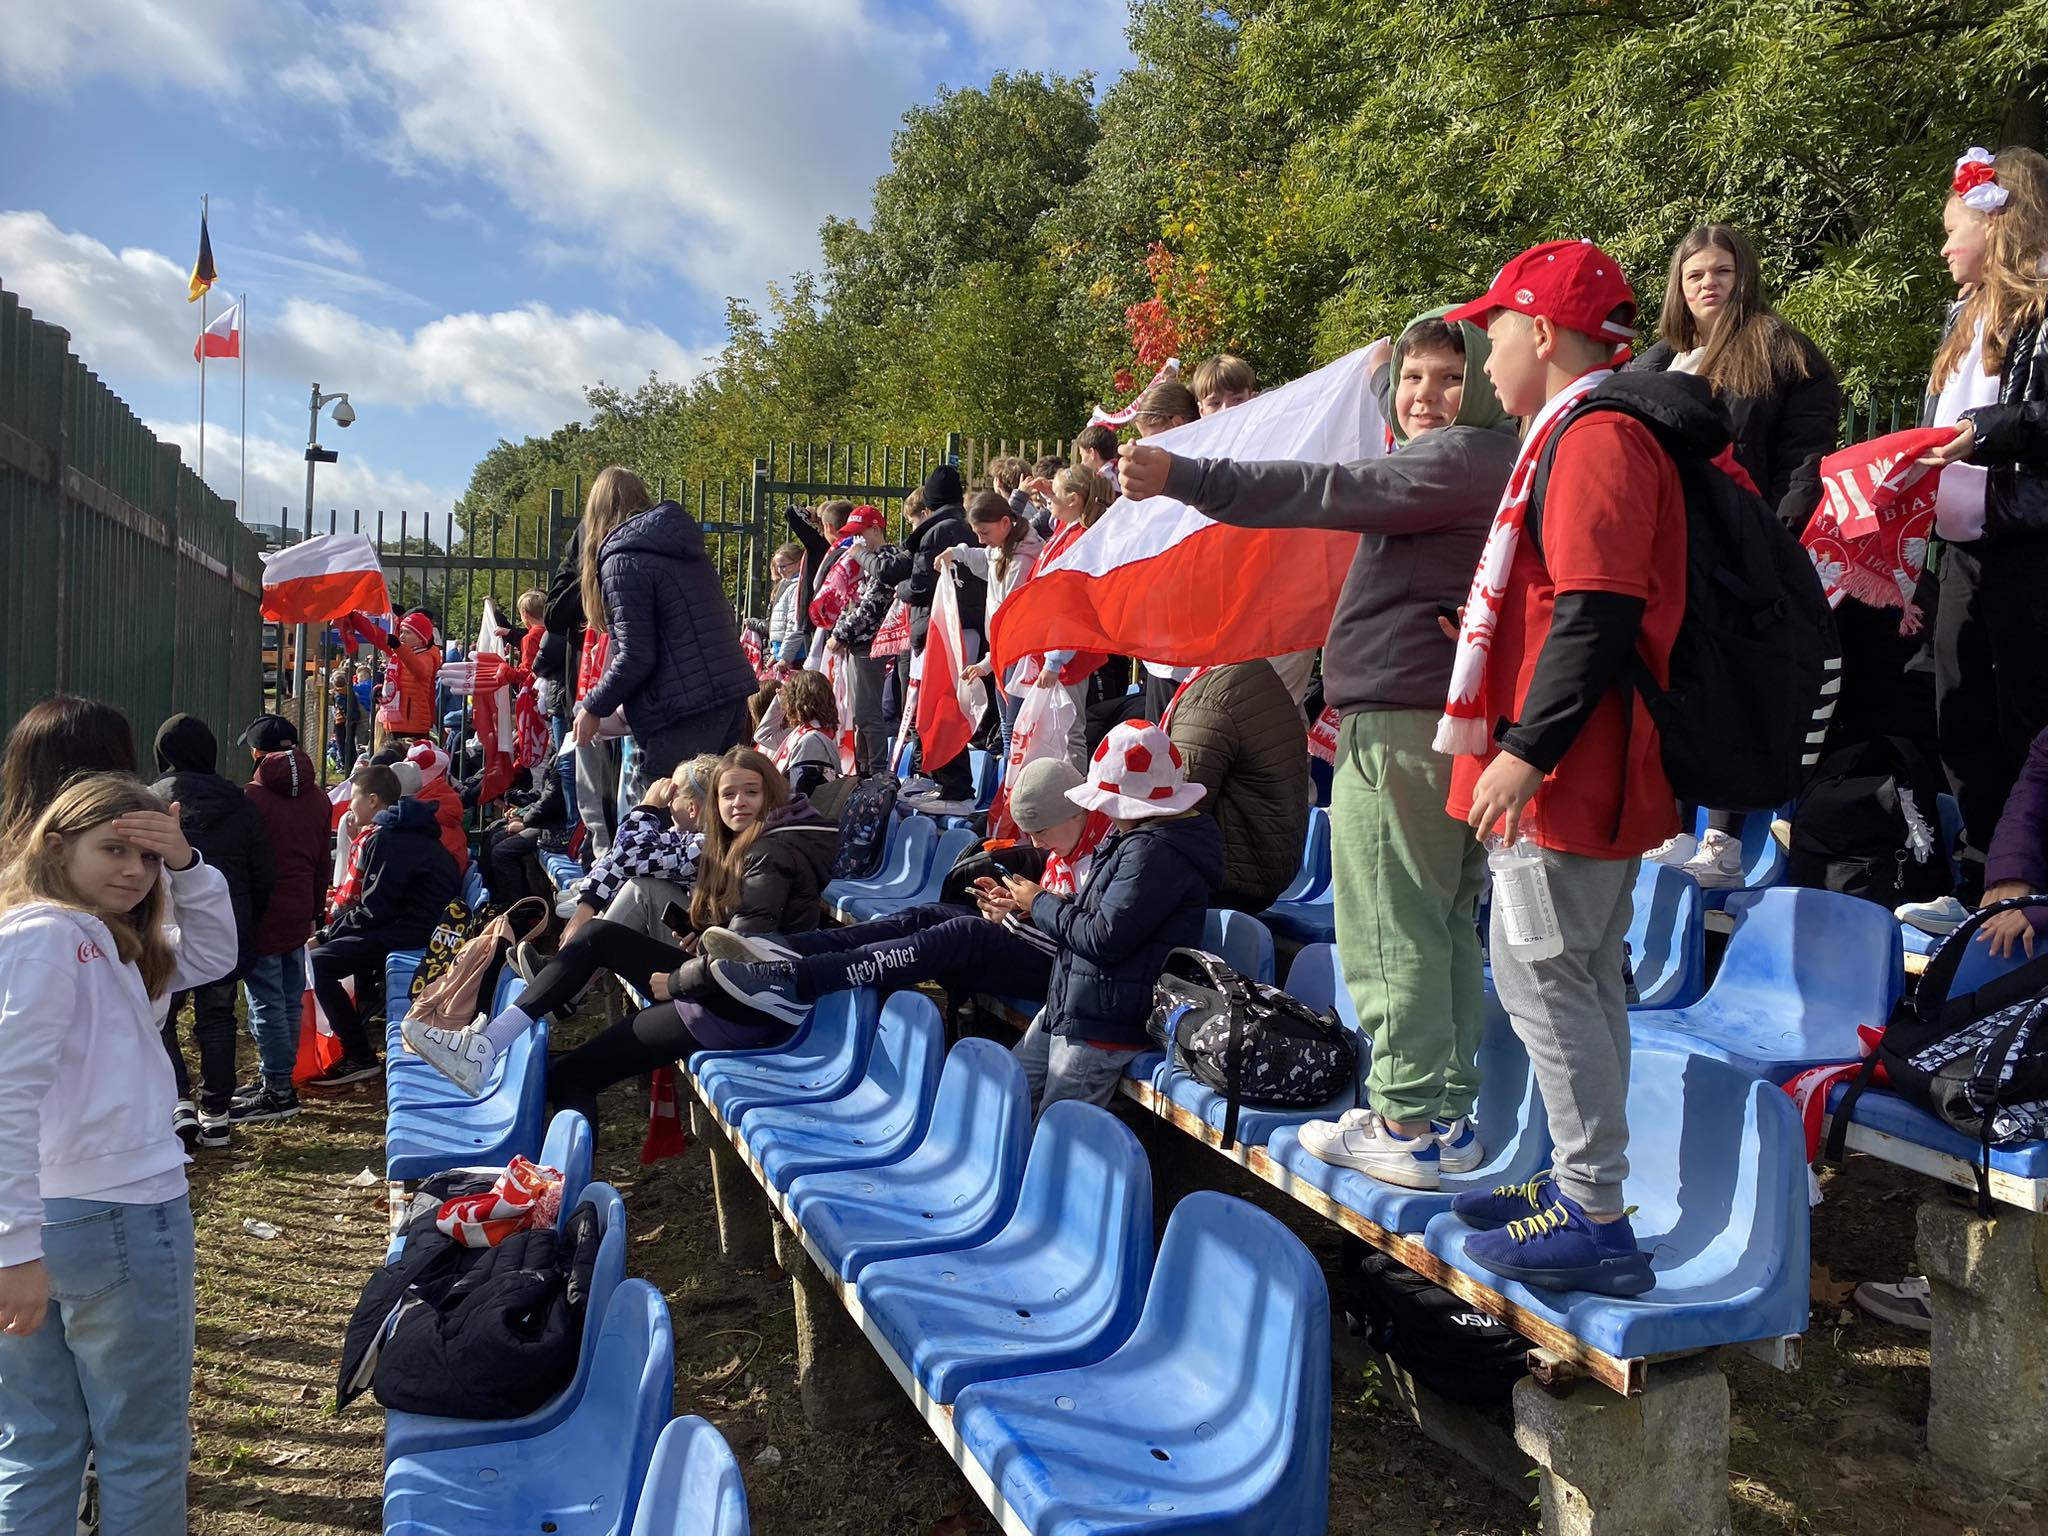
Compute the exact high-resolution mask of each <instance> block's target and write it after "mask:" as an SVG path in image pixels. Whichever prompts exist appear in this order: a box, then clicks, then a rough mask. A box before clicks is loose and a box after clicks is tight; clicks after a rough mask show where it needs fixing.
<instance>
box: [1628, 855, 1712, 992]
mask: <svg viewBox="0 0 2048 1536" xmlns="http://www.w3.org/2000/svg"><path fill="white" fill-rule="evenodd" d="M1628 953H1629V964H1630V965H1631V966H1633V967H1634V969H1635V978H1636V997H1637V1001H1636V1002H1635V1003H1632V1004H1630V1006H1631V1007H1637V1008H1684V1007H1687V1006H1689V1005H1691V1004H1693V1003H1696V1002H1698V1001H1699V999H1700V994H1701V993H1703V992H1705V991H1706V989H1707V924H1706V906H1705V903H1704V902H1703V901H1702V899H1701V892H1700V887H1699V882H1698V881H1696V880H1694V879H1693V877H1692V876H1691V875H1688V874H1687V873H1686V872H1685V871H1684V870H1682V869H1675V868H1673V867H1671V866H1670V865H1668V864H1645V865H1644V866H1643V868H1642V872H1641V873H1640V874H1638V875H1637V876H1636V888H1635V915H1634V916H1633V917H1631V918H1630V920H1629V925H1628Z"/></svg>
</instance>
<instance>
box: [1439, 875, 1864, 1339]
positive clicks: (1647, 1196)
mask: <svg viewBox="0 0 2048 1536" xmlns="http://www.w3.org/2000/svg"><path fill="white" fill-rule="evenodd" d="M1809 894H1811V893H1809ZM1823 894H1824V893H1823ZM1851 899H1853V898H1851ZM1641 1019H1642V1015H1637V1016H1636V1018H1635V1019H1632V1020H1631V1021H1630V1024H1631V1032H1632V1034H1633V1035H1634V1045H1635V1049H1634V1057H1633V1064H1632V1067H1631V1070H1630V1074H1629V1090H1628V1122H1629V1130H1630V1137H1629V1148H1628V1160H1629V1173H1628V1182H1627V1185H1626V1187H1625V1189H1624V1195H1625V1198H1626V1199H1627V1200H1628V1202H1629V1203H1630V1204H1631V1205H1633V1206H1635V1207H1636V1211H1635V1215H1634V1216H1633V1217H1632V1218H1631V1219H1632V1221H1633V1223H1634V1227H1635V1234H1636V1242H1637V1245H1638V1246H1639V1247H1640V1248H1641V1249H1642V1250H1643V1251H1644V1252H1645V1253H1647V1254H1649V1255H1650V1264H1651V1268H1652V1269H1654V1270H1655V1271H1656V1276H1657V1284H1656V1287H1655V1289H1653V1290H1651V1291H1648V1292H1646V1293H1645V1294H1643V1295H1642V1296H1638V1297H1633V1298H1630V1299H1627V1300H1622V1299H1618V1298H1615V1297H1608V1296H1594V1295H1590V1294H1588V1293H1586V1292H1583V1291H1574V1292H1556V1291H1534V1290H1531V1289H1529V1287H1527V1286H1524V1285H1521V1284H1518V1283H1517V1282H1514V1281H1510V1280H1502V1279H1500V1278H1498V1277H1497V1276H1494V1275H1492V1274H1490V1273H1489V1272H1488V1271H1486V1270H1483V1269H1481V1268H1480V1267H1479V1266H1478V1265H1476V1264H1474V1263H1472V1262H1471V1261H1470V1260H1469V1259H1467V1258H1466V1256H1465V1242H1466V1239H1467V1238H1468V1237H1469V1236H1470V1234H1471V1231H1472V1229H1471V1228H1469V1227H1467V1226H1466V1225H1465V1224H1464V1223H1463V1222H1461V1221H1459V1220H1458V1218H1457V1217H1456V1216H1454V1215H1451V1214H1449V1213H1448V1212H1446V1213H1445V1214H1444V1215H1442V1216H1439V1217H1437V1218H1436V1219H1435V1220H1434V1221H1432V1222H1431V1223H1430V1224H1429V1229H1428V1232H1427V1234H1426V1236H1425V1239H1424V1240H1425V1241H1426V1242H1427V1243H1428V1245H1429V1248H1430V1251H1431V1252H1433V1253H1436V1254H1437V1255H1439V1256H1440V1257H1442V1258H1443V1259H1445V1260H1446V1261H1447V1262H1449V1263H1451V1264H1452V1265H1454V1266H1456V1267H1457V1268H1459V1269H1462V1270H1464V1271H1465V1272H1466V1273H1467V1274H1470V1275H1473V1276H1475V1277H1477V1278H1479V1279H1480V1280H1483V1281H1484V1282H1485V1283H1486V1284H1488V1285H1490V1286H1492V1287H1494V1288H1495V1289H1496V1290H1498V1291H1499V1292H1500V1293H1501V1294H1502V1295H1503V1296H1505V1297H1507V1298H1508V1299H1509V1300H1510V1301H1513V1302H1515V1303H1517V1304H1519V1305H1521V1306H1524V1307H1527V1308H1529V1309H1530V1310H1531V1311H1533V1312H1535V1313H1536V1314H1537V1315H1538V1316H1539V1317H1543V1318H1546V1319H1548V1320H1550V1321H1551V1322H1554V1323H1555V1324H1557V1326H1559V1327H1561V1328H1563V1329H1565V1330H1566V1331H1567V1332H1569V1333H1571V1334H1573V1335H1575V1336H1576V1337H1578V1338H1581V1339H1583V1340H1585V1341H1586V1342H1587V1343H1588V1344H1591V1345H1592V1346H1593V1347H1594V1348H1595V1349H1599V1350H1603V1351H1605V1352H1606V1353H1607V1354H1610V1355H1616V1356H1620V1357H1624V1358H1626V1357H1629V1356H1634V1355H1656V1354H1665V1353H1675V1352H1678V1351H1681V1350H1693V1349H1709V1348H1713V1347H1714V1346H1716V1345H1721V1344H1735V1343H1743V1342H1747V1341H1750V1340H1756V1339H1773V1338H1780V1337H1784V1336H1787V1335H1791V1334H1797V1333H1801V1332H1804V1331H1805V1328H1806V1317H1807V1309H1808V1305H1809V1297H1808V1290H1809V1286H1810V1282H1811V1276H1810V1274H1809V1272H1808V1257H1807V1238H1808V1226H1807V1203H1806V1189H1807V1183H1806V1179H1807V1175H1806V1139H1805V1135H1804V1133H1803V1132H1802V1131H1801V1129H1800V1124H1799V1114H1798V1111H1797V1110H1796V1109H1794V1108H1793V1106H1792V1100H1791V1099H1790V1098H1789V1097H1787V1096H1786V1094H1785V1093H1784V1092H1783V1091H1782V1090H1781V1089H1779V1088H1777V1087H1775V1086H1773V1085H1772V1084H1770V1083H1767V1082H1764V1081H1762V1080H1761V1079H1759V1078H1757V1077H1754V1076H1752V1075H1751V1074H1749V1073H1747V1072H1744V1071H1743V1070H1742V1069H1741V1068H1740V1067H1737V1066H1734V1065H1732V1064H1731V1063H1729V1062H1726V1061H1723V1060H1720V1059H1719V1058H1718V1057H1716V1056H1714V1055H1709V1054H1705V1053H1702V1052H1701V1051H1700V1050H1699V1049H1698V1048H1697V1047H1696V1046H1695V1045H1694V1043H1693V1042H1692V1041H1690V1040H1688V1039H1686V1038H1684V1037H1683V1036H1679V1035H1674V1034H1672V1033H1670V1032H1669V1031H1666V1030H1662V1029H1659V1028H1657V1027H1655V1026H1653V1025H1646V1024H1644V1023H1642V1022H1641Z"/></svg>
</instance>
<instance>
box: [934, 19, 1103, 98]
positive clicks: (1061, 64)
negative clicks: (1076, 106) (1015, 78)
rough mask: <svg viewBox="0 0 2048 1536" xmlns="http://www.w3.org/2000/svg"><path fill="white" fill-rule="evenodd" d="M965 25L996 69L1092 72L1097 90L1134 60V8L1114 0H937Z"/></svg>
mask: <svg viewBox="0 0 2048 1536" xmlns="http://www.w3.org/2000/svg"><path fill="white" fill-rule="evenodd" d="M939 4H940V7H941V9H942V10H943V11H944V12H945V13H946V14H948V15H950V16H952V17H953V18H954V20H955V21H957V22H958V23H959V24H960V25H961V26H963V27H964V28H966V30H967V34H968V36H969V37H970V38H971V39H972V40H973V42H974V45H975V48H976V51H977V54H978V55H979V58H980V60H981V61H982V62H983V63H986V64H988V65H990V66H991V67H992V68H997V69H1008V70H1011V71H1013V72H1014V71H1016V70H1019V69H1041V70H1043V69H1050V70H1056V71H1058V72H1059V73H1061V74H1066V75H1076V74H1079V73H1080V72H1081V71H1083V70H1092V71H1094V74H1095V83H1096V86H1097V88H1098V89H1099V88H1100V87H1102V86H1105V85H1107V84H1108V83H1109V81H1110V78H1111V77H1112V76H1114V75H1116V74H1117V73H1119V72H1120V71H1122V70H1123V69H1125V68H1127V67H1128V66H1129V65H1130V63H1131V50H1130V45H1129V43H1128V41H1127V40H1126V39H1125V37H1124V29H1125V28H1126V26H1128V25H1129V22H1130V10H1129V7H1128V6H1126V5H1122V4H1119V3H1116V0H1038V3H1037V4H1034V5H1029V6H1020V5H1016V4H1014V3H1013V0H939Z"/></svg>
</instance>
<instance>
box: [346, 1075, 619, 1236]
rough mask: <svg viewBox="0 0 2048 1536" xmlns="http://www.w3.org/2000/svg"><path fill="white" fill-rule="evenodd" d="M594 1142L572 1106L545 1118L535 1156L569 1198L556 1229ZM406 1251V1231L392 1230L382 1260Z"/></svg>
mask: <svg viewBox="0 0 2048 1536" xmlns="http://www.w3.org/2000/svg"><path fill="white" fill-rule="evenodd" d="M592 1155H593V1146H592V1142H591V1136H590V1122H589V1121H588V1120H586V1119H584V1118H583V1117H582V1116H581V1115H579V1114H577V1113H576V1111H575V1110H573V1109H563V1110H557V1111H556V1112H555V1118H554V1119H552V1120H550V1121H549V1122H548V1134H547V1139H546V1140H545V1141H543V1142H542V1143H541V1144H540V1156H539V1157H538V1158H537V1159H535V1161H537V1162H538V1163H539V1164H540V1165H541V1167H543V1168H552V1169H554V1170H555V1171H556V1172H557V1173H559V1174H561V1176H562V1188H563V1190H564V1191H565V1192H566V1193H567V1194H568V1195H570V1196H571V1197H572V1198H569V1199H565V1200H563V1202H562V1214H561V1218H560V1220H559V1221H558V1222H557V1223H556V1229H557V1230H560V1228H561V1227H562V1226H563V1225H564V1224H566V1223H567V1222H568V1220H569V1213H570V1212H571V1211H573V1210H574V1209H575V1208H576V1201H575V1199H574V1198H573V1196H574V1195H575V1193H576V1191H578V1190H580V1189H582V1188H584V1187H585V1186H586V1185H588V1184H589V1183H590V1164H591V1158H592ZM403 1252H405V1234H404V1233H403V1232H398V1233H394V1234H393V1235H392V1238H391V1246H390V1247H389V1248H387V1249H386V1250H385V1252H384V1262H385V1263H386V1264H389V1263H391V1262H392V1261H393V1260H395V1259H396V1258H397V1257H398V1256H399V1255H400V1254H401V1253H403Z"/></svg>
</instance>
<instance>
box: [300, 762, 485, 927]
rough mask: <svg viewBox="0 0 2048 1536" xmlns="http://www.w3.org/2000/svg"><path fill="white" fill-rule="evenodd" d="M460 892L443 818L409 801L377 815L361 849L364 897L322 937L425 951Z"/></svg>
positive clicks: (428, 807) (420, 802)
mask: <svg viewBox="0 0 2048 1536" xmlns="http://www.w3.org/2000/svg"><path fill="white" fill-rule="evenodd" d="M461 889H462V874H461V871H459V870H458V869H456V867H455V857H454V855H453V854H451V853H449V851H448V849H447V848H446V847H445V846H444V845H443V844H442V842H441V819H440V817H439V816H437V815H435V814H434V808H433V807H432V806H431V805H429V804H427V802H426V801H424V800H414V799H411V798H407V799H404V800H401V801H399V802H398V804H396V805H393V806H388V807H386V808H385V809H384V810H381V811H379V812H378V813H377V820H376V821H375V823H373V830H372V832H371V834H370V841H369V842H368V843H367V844H366V845H365V846H364V848H363V867H362V894H361V895H360V896H359V897H358V898H357V899H356V902H355V905H353V906H350V907H345V908H343V909H342V910H341V911H340V912H339V913H337V914H336V915H335V918H334V920H333V921H332V922H330V923H329V924H328V925H327V926H326V927H325V928H323V929H322V930H321V931H320V933H319V935H318V937H319V939H320V941H321V942H322V943H323V944H324V943H326V942H328V941H329V940H331V939H336V938H340V937H341V936H343V935H344V934H346V935H351V936H353V937H356V938H361V939H373V940H375V941H376V942H377V943H379V944H385V945H388V946H389V947H390V948H392V949H423V948H425V947H426V943H427V941H428V940H429V939H431V938H432V937H433V936H434V929H435V927H436V925H438V924H439V923H440V921H441V914H442V913H443V912H445V911H447V910H448V903H449V902H451V901H453V900H454V899H455V894H456V892H458V891H460V890H461Z"/></svg>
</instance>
